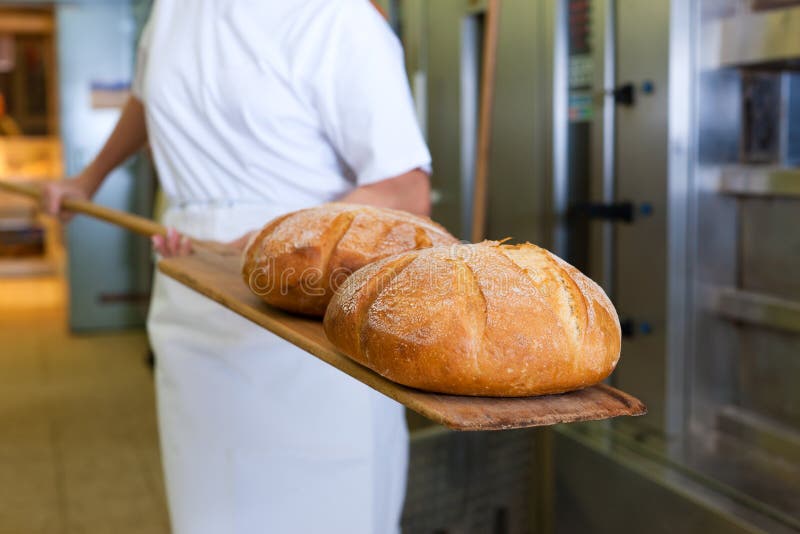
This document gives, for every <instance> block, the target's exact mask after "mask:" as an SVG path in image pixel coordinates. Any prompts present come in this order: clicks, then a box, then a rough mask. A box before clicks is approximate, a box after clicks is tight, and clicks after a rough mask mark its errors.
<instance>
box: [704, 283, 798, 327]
mask: <svg viewBox="0 0 800 534" xmlns="http://www.w3.org/2000/svg"><path fill="white" fill-rule="evenodd" d="M711 308H712V309H713V310H714V311H716V312H717V313H718V314H720V315H721V316H723V317H726V318H728V319H732V320H735V321H740V322H744V323H748V324H754V325H759V326H767V327H769V328H775V329H778V330H784V331H787V332H798V333H800V301H793V300H787V299H783V298H780V297H774V296H771V295H764V294H761V293H753V292H749V291H743V290H740V289H736V288H723V289H720V290H719V292H718V293H717V295H716V298H714V299H713V300H712V302H711Z"/></svg>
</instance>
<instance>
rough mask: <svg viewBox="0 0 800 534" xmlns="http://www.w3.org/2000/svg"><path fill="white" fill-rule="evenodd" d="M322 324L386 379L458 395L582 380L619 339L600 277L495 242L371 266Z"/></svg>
mask: <svg viewBox="0 0 800 534" xmlns="http://www.w3.org/2000/svg"><path fill="white" fill-rule="evenodd" d="M324 326H325V332H326V334H327V336H328V338H329V339H330V340H331V341H332V342H333V343H334V344H335V345H336V346H337V347H338V348H339V349H340V350H341V351H342V352H344V353H345V354H347V355H348V356H350V357H351V358H353V359H354V360H356V361H358V362H360V363H362V364H364V365H366V366H367V367H370V368H371V369H373V370H374V371H376V372H377V373H379V374H381V375H383V376H384V377H386V378H388V379H390V380H393V381H395V382H398V383H400V384H404V385H407V386H411V387H415V388H419V389H424V390H428V391H435V392H440V393H452V394H460V395H485V396H530V395H543V394H549V393H561V392H565V391H571V390H575V389H580V388H583V387H587V386H590V385H593V384H596V383H598V382H600V381H602V380H603V379H605V378H606V377H607V376H608V375H609V374H610V373H611V372H612V371H613V369H614V367H615V366H616V364H617V361H618V359H619V352H620V342H621V336H620V327H619V320H618V318H617V314H616V311H615V310H614V307H613V305H612V304H611V302H610V301H609V299H608V297H607V296H606V295H605V293H604V292H603V290H602V289H601V288H600V287H599V286H597V284H595V283H594V282H593V281H591V280H590V279H589V278H587V277H586V276H584V275H583V274H582V273H581V272H580V271H578V270H577V269H575V268H574V267H572V266H571V265H569V264H567V263H566V262H564V261H563V260H561V259H559V258H558V257H556V256H555V255H553V254H551V253H550V252H548V251H546V250H544V249H542V248H539V247H536V246H534V245H531V244H524V245H506V244H501V243H498V242H492V241H487V242H484V243H480V244H475V245H454V246H449V247H435V248H430V249H426V250H417V251H413V252H408V253H404V254H400V255H397V256H392V257H390V258H387V259H384V260H381V261H379V262H376V263H374V264H372V265H368V266H367V267H365V268H363V269H361V270H359V271H357V272H356V273H355V274H354V275H353V276H352V277H351V278H350V279H349V280H348V281H347V282H345V283H344V284H343V285H342V286H341V287H340V289H339V290H338V291H337V294H336V296H335V297H334V298H333V300H332V301H331V304H330V306H329V308H328V311H327V313H326V315H325V321H324Z"/></svg>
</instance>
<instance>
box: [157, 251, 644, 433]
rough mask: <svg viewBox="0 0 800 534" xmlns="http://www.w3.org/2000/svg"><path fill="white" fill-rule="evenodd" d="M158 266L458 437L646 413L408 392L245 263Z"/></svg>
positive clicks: (598, 398)
mask: <svg viewBox="0 0 800 534" xmlns="http://www.w3.org/2000/svg"><path fill="white" fill-rule="evenodd" d="M158 267H159V270H160V271H161V272H163V273H164V274H166V275H167V276H170V277H172V278H174V279H175V280H178V281H179V282H181V283H183V284H185V285H186V286H188V287H190V288H192V289H194V290H195V291H198V292H199V293H202V294H203V295H205V296H207V297H209V298H211V299H213V300H215V301H217V302H219V303H220V304H222V305H223V306H225V307H227V308H229V309H231V310H233V311H234V312H236V313H238V314H239V315H241V316H243V317H245V318H247V319H249V320H251V321H253V322H254V323H256V324H258V325H260V326H262V327H264V328H266V329H267V330H270V331H271V332H273V333H275V334H276V335H278V336H280V337H282V338H283V339H285V340H287V341H289V342H290V343H293V344H294V345H297V346H298V347H300V348H302V349H304V350H306V351H308V352H309V353H311V354H312V355H314V356H316V357H317V358H319V359H320V360H322V361H324V362H326V363H328V364H330V365H332V366H334V367H336V368H337V369H339V370H340V371H342V372H345V373H347V374H348V375H350V376H352V377H353V378H355V379H357V380H359V381H360V382H363V383H364V384H367V385H368V386H370V387H371V388H373V389H375V390H377V391H379V392H381V393H383V394H384V395H387V396H389V397H391V398H393V399H395V400H396V401H398V402H400V403H401V404H404V405H405V406H407V407H408V408H410V409H412V410H414V411H415V412H418V413H420V414H421V415H423V416H425V417H427V418H429V419H431V420H433V421H435V422H437V423H440V424H442V425H444V426H446V427H449V428H452V429H454V430H504V429H510V428H525V427H534V426H545V425H553V424H557V423H572V422H576V421H588V420H594V419H608V418H611V417H617V416H621V415H642V414H644V413H646V408H645V406H644V404H642V402H641V401H639V400H638V399H636V398H634V397H632V396H630V395H628V394H627V393H624V392H622V391H619V390H617V389H614V388H612V387H610V386H607V385H605V384H599V385H597V386H594V387H591V388H587V389H584V390H581V391H575V392H572V393H565V394H561V395H546V396H542V397H523V398H507V399H504V398H490V397H462V396H456V395H442V394H436V393H428V392H425V391H420V390H416V389H413V388H409V387H405V386H401V385H399V384H395V383H394V382H391V381H389V380H387V379H386V378H383V377H382V376H380V375H378V374H376V373H375V372H373V371H372V370H370V369H367V368H366V367H364V366H362V365H360V364H358V363H356V362H354V361H353V360H351V359H350V358H348V357H347V356H345V355H343V354H341V353H340V352H338V351H337V350H336V348H335V347H334V346H333V345H332V344H331V343H330V341H328V339H327V338H326V337H325V333H324V332H323V330H322V322H321V321H319V320H314V319H309V318H305V317H299V316H295V315H291V314H288V313H284V312H282V311H280V310H277V309H275V308H272V307H270V306H268V305H267V304H265V303H264V302H262V301H261V300H260V299H259V298H258V297H257V296H255V295H254V294H253V293H251V292H250V290H249V289H248V287H247V286H246V285H245V283H244V281H243V280H242V277H241V275H240V272H239V258H238V257H231V256H220V255H216V254H211V253H208V252H198V253H196V254H193V255H190V256H185V257H181V258H171V259H165V260H162V261H161V262H160V263H159V264H158ZM269 357H270V355H269V353H265V354H264V358H269Z"/></svg>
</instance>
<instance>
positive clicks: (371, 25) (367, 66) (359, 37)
mask: <svg viewBox="0 0 800 534" xmlns="http://www.w3.org/2000/svg"><path fill="white" fill-rule="evenodd" d="M350 4H351V5H352V7H353V9H346V10H345V9H342V10H341V11H340V12H344V13H346V15H344V16H342V17H339V18H338V20H337V21H336V23H335V29H334V31H332V32H330V33H329V34H328V35H329V37H328V39H329V42H327V43H324V44H323V46H327V47H328V48H327V51H326V52H327V53H325V55H324V57H325V60H324V62H323V64H322V65H321V67H322V69H321V71H322V72H321V73H320V74H321V75H320V76H318V77H317V78H316V81H315V94H316V96H317V98H316V101H317V104H318V108H319V111H320V113H321V115H322V122H323V128H324V130H325V134H326V135H327V137H328V139H329V140H330V142H331V143H332V144H333V146H334V148H335V149H336V151H337V153H338V154H339V156H340V158H341V159H342V160H343V161H344V162H345V163H346V164H347V166H348V167H349V168H350V170H351V171H352V173H353V175H354V176H355V180H356V184H357V185H366V184H370V183H374V182H378V181H381V180H385V179H387V178H392V177H394V176H398V175H400V174H403V173H406V172H408V171H411V170H414V169H417V168H422V169H424V170H426V171H427V172H430V163H431V156H430V152H429V151H428V147H427V145H426V144H425V140H424V138H423V136H422V132H421V131H420V128H419V124H418V123H417V117H416V112H415V108H414V102H413V100H412V97H411V91H410V89H409V86H408V78H407V77H406V72H405V64H404V60H403V49H402V46H401V45H400V42H399V40H398V39H397V37H396V36H395V35H394V33H393V32H392V30H391V28H390V27H389V25H388V24H387V23H386V21H385V20H383V18H382V17H381V16H380V14H379V13H378V12H377V10H375V8H373V7H372V6H371V5H370V4H369V2H368V1H367V0H352V1H351V2H350ZM348 7H350V6H348Z"/></svg>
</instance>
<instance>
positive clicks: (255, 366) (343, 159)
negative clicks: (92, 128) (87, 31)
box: [44, 0, 430, 534]
mask: <svg viewBox="0 0 800 534" xmlns="http://www.w3.org/2000/svg"><path fill="white" fill-rule="evenodd" d="M132 93H133V96H132V97H131V98H130V100H129V101H128V102H127V104H126V105H125V107H124V109H123V111H122V114H121V116H120V119H119V121H118V123H117V125H116V127H115V129H114V131H113V132H112V134H111V136H110V137H109V139H108V140H107V142H106V144H105V145H104V147H103V148H102V150H101V151H100V153H99V154H98V155H97V157H96V159H95V160H94V161H93V162H92V163H91V164H90V165H89V166H88V167H87V168H86V169H85V170H84V171H83V172H82V173H80V174H79V175H78V176H76V177H74V178H72V179H69V180H65V181H62V182H60V183H57V184H53V185H49V186H48V187H47V189H46V190H45V195H44V197H45V198H44V203H45V206H46V209H47V210H48V211H49V212H50V213H53V214H57V213H58V212H59V203H60V200H61V198H63V197H75V198H91V197H92V195H93V194H94V193H95V192H96V191H97V189H98V188H99V187H100V186H101V184H102V183H103V180H104V179H105V177H106V176H107V175H108V174H109V172H110V171H111V170H112V169H113V168H115V167H116V166H118V165H119V164H121V163H122V162H123V161H125V160H126V159H127V158H128V157H129V156H131V155H132V154H134V153H135V152H136V151H138V150H140V149H141V148H142V147H143V146H144V145H145V144H146V143H148V142H149V144H150V147H151V149H152V153H153V157H154V160H155V165H156V169H157V171H158V175H159V179H160V181H161V186H162V189H163V191H164V193H165V195H166V197H167V199H168V202H169V208H168V209H167V211H166V214H165V215H164V223H165V224H166V225H168V226H169V227H171V228H173V229H174V231H171V232H170V234H169V236H168V237H167V238H156V239H155V241H154V245H155V248H156V251H157V252H159V253H160V254H162V255H173V254H182V253H187V252H189V248H190V245H189V243H188V240H187V239H185V238H184V237H182V235H191V236H192V237H195V238H199V239H211V240H217V241H229V242H231V243H232V244H233V245H235V246H236V245H238V246H243V244H244V241H245V239H244V237H243V236H245V235H246V234H247V233H248V232H249V231H252V230H254V229H256V228H259V227H260V226H262V225H263V224H264V223H265V222H266V221H268V220H269V219H271V218H273V217H275V216H278V215H280V214H283V213H286V212H289V211H292V210H296V209H300V208H304V207H309V206H313V205H317V204H320V203H323V202H327V201H331V200H334V199H339V200H343V201H346V202H357V203H363V204H372V205H376V206H383V207H391V208H398V209H404V210H408V211H411V212H415V213H421V214H425V213H427V211H428V209H429V201H428V198H429V184H428V171H427V169H428V168H429V164H430V155H429V152H428V149H427V147H426V146H425V142H424V140H423V138H422V135H421V133H420V130H419V128H418V125H417V123H416V119H415V115H414V107H413V103H412V100H411V96H410V93H409V89H408V84H407V80H406V75H405V72H404V68H403V56H402V49H401V46H400V44H399V42H398V40H397V38H396V37H395V36H394V34H393V33H392V31H391V29H390V28H389V26H388V25H387V24H386V22H385V21H384V20H383V18H382V17H381V15H380V14H379V13H378V12H377V11H376V9H375V8H374V7H373V6H372V5H370V3H369V2H368V0H259V1H252V0H250V1H248V0H224V1H223V0H208V1H204V2H192V1H189V0H182V1H178V0H170V1H157V2H156V3H155V5H154V7H153V12H152V14H151V16H150V20H149V21H148V23H147V25H146V26H145V29H144V31H143V34H142V38H141V42H140V45H139V57H138V64H137V72H136V77H135V80H134V84H133V90H132ZM148 332H149V335H150V339H151V343H152V346H153V349H154V352H155V354H156V361H157V367H156V386H157V397H158V418H159V429H160V438H161V447H162V454H163V463H164V472H165V477H166V485H167V496H168V501H169V510H170V517H171V521H172V528H173V531H174V532H176V533H177V534H204V533H209V534H219V533H224V534H227V533H236V534H242V533H254V534H255V533H257V534H264V533H278V534H284V533H294V532H297V533H315V532H318V533H322V532H325V533H339V532H341V533H348V534H352V533H376V534H384V533H390V532H395V531H398V530H399V526H398V525H399V518H400V512H401V508H402V504H403V497H404V493H405V480H406V466H407V455H408V435H407V430H406V426H405V420H404V416H403V410H402V407H401V406H400V405H399V404H397V403H395V402H394V401H391V400H389V399H388V398H386V397H383V396H381V395H380V394H378V393H376V392H374V391H372V390H371V389H369V388H368V387H367V386H365V385H363V384H361V383H359V382H357V381H356V380H354V379H352V378H350V377H348V376H346V375H345V374H344V373H341V372H340V371H337V370H336V369H334V368H333V367H330V366H328V365H327V364H325V363H323V362H321V361H319V360H317V359H316V358H313V357H310V356H309V355H307V354H305V353H304V352H303V351H301V350H300V349H297V348H295V347H294V346H292V345H290V344H288V343H286V342H284V341H282V340H281V339H279V338H278V337H276V336H274V335H273V334H271V333H269V332H267V331H265V330H263V329H261V328H260V327H258V326H256V325H254V324H252V323H250V322H248V321H247V320H245V319H243V318H241V317H239V316H237V315H235V314H234V313H233V312H231V311H229V310H227V309H225V308H223V307H221V306H219V305H218V304H216V303H214V302H212V301H211V300H209V299H207V298H205V297H203V296H201V295H199V294H197V293H195V292H193V291H192V290H190V289H188V288H185V287H184V286H182V285H180V284H179V283H177V282H175V281H172V280H170V279H167V278H165V277H164V276H163V275H161V274H158V273H157V274H156V277H155V286H154V290H153V299H152V302H151V306H150V314H149V318H148Z"/></svg>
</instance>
